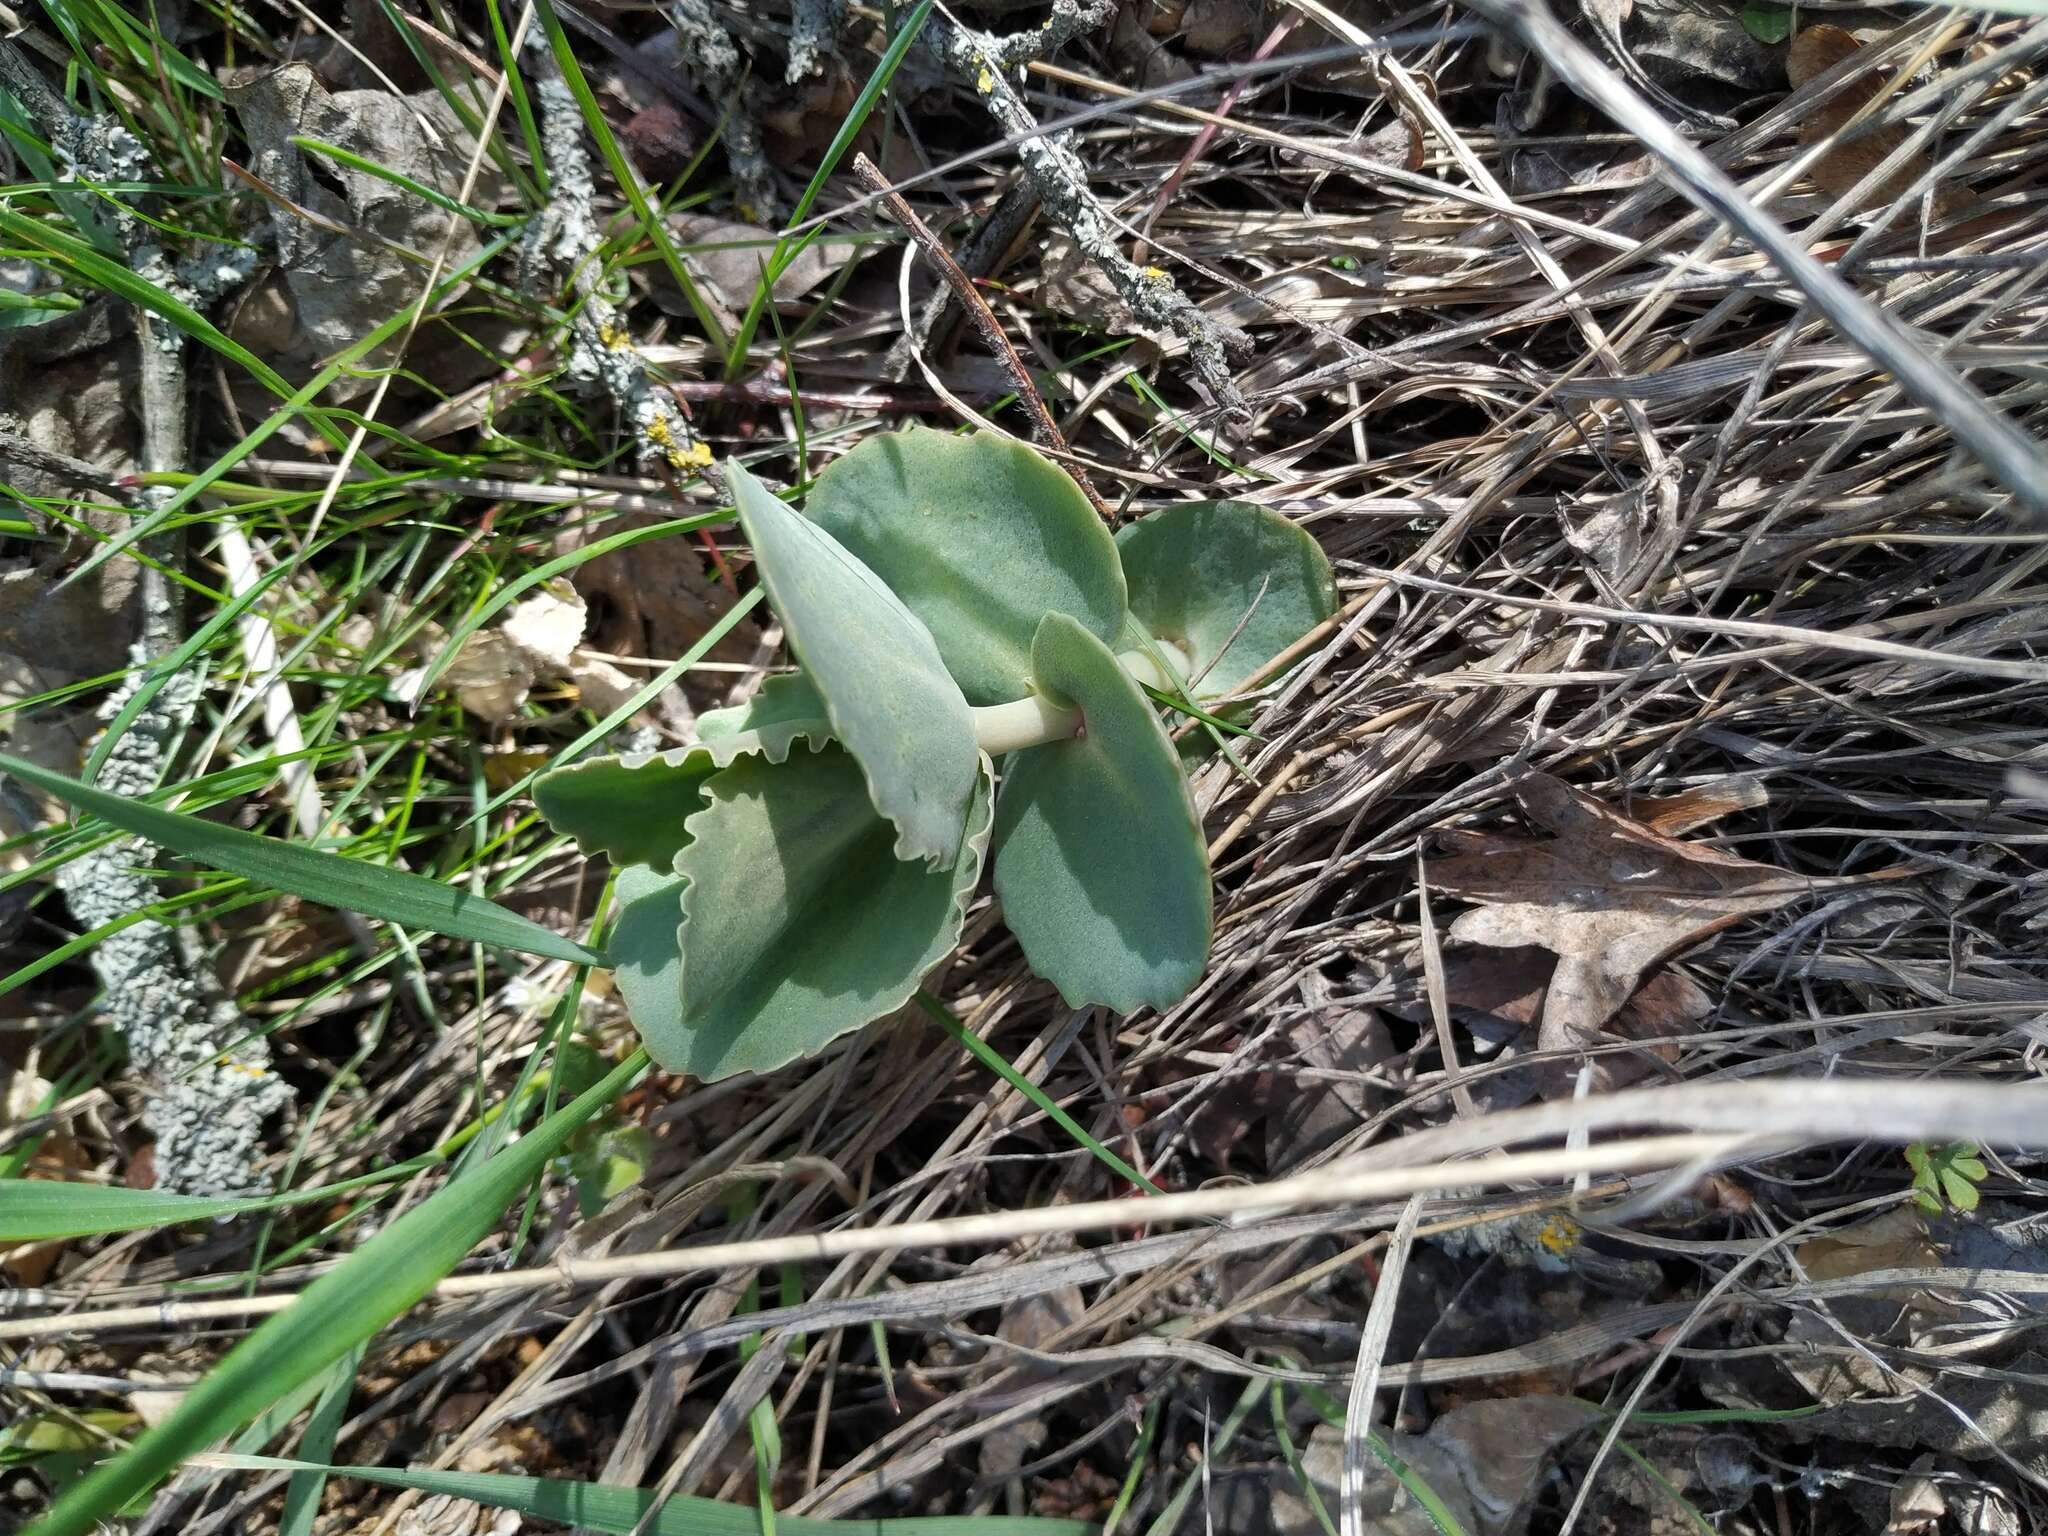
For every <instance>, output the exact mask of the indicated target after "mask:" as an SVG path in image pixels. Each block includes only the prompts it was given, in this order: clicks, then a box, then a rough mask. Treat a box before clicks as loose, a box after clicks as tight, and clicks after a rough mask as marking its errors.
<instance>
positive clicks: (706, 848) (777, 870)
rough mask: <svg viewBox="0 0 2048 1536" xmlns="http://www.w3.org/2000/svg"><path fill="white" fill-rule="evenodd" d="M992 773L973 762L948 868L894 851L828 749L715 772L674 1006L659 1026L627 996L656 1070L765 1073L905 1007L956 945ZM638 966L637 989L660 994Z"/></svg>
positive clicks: (687, 865) (984, 826)
mask: <svg viewBox="0 0 2048 1536" xmlns="http://www.w3.org/2000/svg"><path fill="white" fill-rule="evenodd" d="M991 774H992V769H991V767H990V765H989V762H988V759H987V758H985V757H982V756H980V755H979V754H977V756H976V772H975V792H974V795H973V798H972V800H971V802H970V805H969V813H968V816H967V817H966V818H965V819H964V820H963V822H962V826H961V828H960V830H959V832H958V834H957V836H956V840H957V841H958V842H959V844H960V847H961V855H960V860H959V863H958V864H957V865H956V866H955V867H954V868H953V869H951V870H950V871H947V870H938V871H934V870H930V869H927V868H925V867H924V866H923V865H920V864H916V863H908V862H905V861H904V860H902V859H899V858H897V857H896V856H895V854H894V851H893V849H892V846H891V845H892V843H893V841H894V832H893V830H892V829H891V827H890V825H889V824H888V823H887V822H886V821H884V820H883V819H882V818H881V817H880V816H879V815H877V814H876V813H875V811H874V808H873V806H872V805H871V804H870V803H869V800H868V793H867V788H866V784H865V782H864V780H863V776H862V774H861V772H860V768H859V765H858V764H856V763H855V762H854V761H853V760H852V759H851V757H849V756H848V755H847V753H846V752H845V751H843V750H842V749H841V748H840V747H839V746H837V745H836V744H834V745H827V746H825V747H824V748H822V749H821V750H819V751H816V752H810V751H798V752H795V753H793V754H791V756H790V757H789V759H788V760H787V761H786V762H782V763H769V762H767V761H766V760H764V759H762V758H759V757H749V758H744V759H742V760H741V761H739V762H737V763H735V764H733V766H732V767H730V768H727V769H725V770H724V771H722V772H720V773H718V774H715V775H713V777H712V778H711V779H709V780H708V781H707V782H706V784H705V786H704V790H705V796H706V801H707V803H706V805H705V807H704V809H703V810H701V811H699V812H698V813H697V814H696V815H695V816H693V817H692V818H691V820H690V831H691V832H692V834H693V839H692V841H691V843H690V845H689V846H688V847H687V848H685V849H684V850H683V852H682V853H681V854H680V855H679V856H678V857H677V859H676V872H677V874H678V875H681V876H683V877H684V879H685V880H686V881H687V884H686V885H685V886H684V888H683V890H682V892H681V907H682V921H681V924H680V932H679V933H678V932H677V931H676V929H674V928H672V929H671V934H670V937H671V941H672V945H673V944H674V943H675V942H678V941H679V942H680V946H681V950H682V957H683V958H682V965H681V983H680V992H679V1005H678V1008H677V1011H676V1012H675V1014H674V1016H673V1018H670V1017H668V1016H666V1015H665V1014H664V1015H663V1016H662V1017H661V1018H660V1019H659V1020H658V1021H657V1020H656V1018H655V1015H656V1013H657V1012H659V1011H660V1010H661V1009H663V1008H665V1007H666V1006H667V1005H666V1003H665V1001H664V1000H661V999H650V1000H649V1001H648V1002H647V1003H646V1004H645V1005H644V1006H645V1008H646V1010H647V1018H646V1019H644V1020H643V1018H642V1013H641V1006H640V1005H636V1004H635V1002H634V998H633V994H632V993H631V992H628V993H627V1006H628V1008H629V1009H631V1010H632V1011H633V1012H634V1021H635V1023H636V1024H638V1025H639V1027H640V1032H641V1036H642V1038H643V1039H644V1040H645V1041H646V1042H647V1049H648V1051H649V1052H650V1053H651V1054H652V1055H653V1056H654V1059H655V1060H656V1061H658V1062H660V1063H661V1064H662V1065H663V1066H664V1067H667V1068H669V1069H670V1070H671V1071H676V1072H687V1073H690V1074H691V1075H692V1076H695V1077H698V1078H702V1079H705V1080H707V1081H708V1080H712V1079H716V1078H721V1077H731V1076H732V1075H734V1074H735V1073H739V1072H767V1071H772V1070H773V1069H775V1068H776V1067H780V1066H783V1065H785V1064H786V1063H788V1062H791V1061H794V1060H795V1059H796V1058H798V1057H799V1056H808V1055H811V1054H813V1053H814V1052H816V1051H819V1050H821V1049H823V1048H824V1047H825V1046H826V1045H827V1044H829V1043H830V1042H831V1041H833V1040H835V1039H837V1038H838V1037H839V1036H840V1035H843V1034H845V1033H847V1032H848V1031H849V1030H854V1029H858V1028H859V1027H860V1026H861V1025H863V1024H865V1023H867V1022H869V1021H870V1020H872V1019H876V1018H880V1017H881V1016H882V1015H883V1014H886V1013H889V1012H891V1011H892V1010H894V1009H896V1008H898V1007H901V1006H902V1004H903V1003H904V1001H905V1000H906V999H908V998H909V996H910V994H911V993H912V992H913V991H915V990H916V988H917V985H918V983H919V982H920V981H921V980H923V978H924V976H925V973H926V972H927V971H929V970H930V969H931V968H932V967H933V966H934V965H936V964H938V963H939V961H940V960H942V959H944V958H945V957H946V955H947V954H949V953H950V952H951V951H952V949H953V946H954V945H955V944H957V943H958V942H959V938H960V925H961V922H962V920H963V918H964V917H965V915H966V909H967V903H968V901H969V900H970V899H971V898H972V896H973V894H974V888H975V886H976V884H977V883H978V882H979V880H980V878H981V868H982V863H983V859H984V857H985V855H986V853H987V849H988V838H989V831H990V826H991V823H992V821H993V814H992V810H991V805H990V801H991V798H992V789H991ZM638 910H639V909H638V907H637V905H636V907H635V908H633V909H631V911H629V914H628V916H629V917H630V916H631V915H632V914H633V913H634V912H637V911H638ZM650 921H651V919H650ZM626 926H627V922H626V920H625V919H622V920H621V923H620V929H621V934H620V938H619V939H618V940H617V941H615V947H619V948H623V947H624V943H625V934H624V930H625V928H626ZM653 948H654V946H653V944H652V941H650V942H649V946H648V953H649V955H650V957H651V955H652V952H653ZM635 950H636V953H639V946H638V945H637V944H636V946H635ZM641 963H642V969H643V972H644V976H645V982H646V987H647V989H648V990H649V991H652V990H653V989H654V988H655V987H656V986H657V985H664V984H665V981H663V979H662V978H661V977H659V976H658V975H657V974H656V973H655V971H654V969H653V965H652V961H651V958H650V959H647V960H643V961H642V962H641ZM621 990H622V991H625V990H626V983H625V978H624V976H623V974H622V976H621Z"/></svg>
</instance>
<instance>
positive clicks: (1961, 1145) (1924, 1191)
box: [1906, 1141, 1986, 1213]
mask: <svg viewBox="0 0 2048 1536" xmlns="http://www.w3.org/2000/svg"><path fill="white" fill-rule="evenodd" d="M1906 1166H1907V1167H1909V1168H1911V1169H1912V1170H1913V1199H1914V1201H1915V1202H1916V1203H1917V1204H1918V1205H1919V1206H1920V1208H1921V1209H1922V1210H1926V1211H1933V1212H1936V1213H1939V1212H1940V1210H1941V1208H1942V1205H1943V1202H1944V1201H1946V1203H1947V1204H1948V1205H1950V1206H1952V1207H1954V1208H1955V1209H1956V1210H1958V1211H1974V1210H1975V1209H1977V1201H1978V1200H1979V1199H1980V1198H1981V1197H1980V1195H1979V1193H1978V1190H1977V1186H1978V1185H1979V1184H1981V1183H1982V1182H1983V1181H1984V1176H1985V1172H1986V1169H1985V1167H1984V1159H1983V1158H1982V1157H1980V1156H1979V1155H1978V1153H1977V1149H1976V1147H1974V1146H1972V1145H1971V1144H1970V1143H1969V1142H1967V1141H1952V1142H1950V1143H1949V1144H1948V1145H1947V1146H1945V1147H1937V1146H1931V1145H1929V1144H1928V1143H1927V1142H1924V1141H1916V1142H1914V1143H1913V1144H1912V1145H1911V1146H1910V1147H1908V1148H1906Z"/></svg>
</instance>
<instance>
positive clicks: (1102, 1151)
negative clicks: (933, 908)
mask: <svg viewBox="0 0 2048 1536" xmlns="http://www.w3.org/2000/svg"><path fill="white" fill-rule="evenodd" d="M917 1006H918V1007H920V1008H922V1009H923V1010H924V1011H925V1015H926V1017H928V1018H929V1019H930V1020H931V1021H932V1022H933V1023H934V1024H936V1025H938V1026H939V1028H941V1029H943V1030H944V1031H945V1032H946V1033H947V1034H949V1035H951V1036H952V1037H953V1038H954V1039H955V1040H957V1041H958V1042H959V1043H960V1044H961V1045H962V1046H963V1047H964V1048H965V1049H966V1051H967V1054H968V1055H970V1056H972V1057H973V1058H974V1059H975V1060H976V1061H978V1062H980V1063H981V1064H982V1065H983V1066H985V1067H987V1068H988V1069H989V1071H991V1072H993V1073H995V1075H996V1076H997V1077H1000V1078H1001V1079H1002V1080H1003V1081H1004V1082H1006V1083H1008V1084H1009V1085H1010V1086H1011V1087H1012V1088H1014V1089H1016V1090H1017V1091H1018V1092H1019V1093H1021V1094H1023V1095H1024V1097H1025V1098H1027V1099H1029V1100H1030V1101H1031V1102H1032V1103H1033V1104H1035V1105H1037V1106H1038V1108H1039V1109H1040V1110H1042V1111H1043V1112H1044V1113H1045V1116H1046V1118H1047V1119H1049V1120H1051V1121H1052V1123H1053V1124H1054V1125H1056V1126H1058V1127H1059V1128H1060V1129H1061V1130H1063V1131H1065V1132H1066V1133H1067V1134H1068V1135H1069V1136H1071V1137H1073V1138H1074V1140H1075V1141H1077V1142H1079V1143H1080V1144H1081V1145H1082V1146H1083V1147H1086V1148H1087V1149H1088V1151H1089V1153H1090V1154H1092V1155H1093V1156H1094V1158H1095V1160H1096V1161H1097V1162H1099V1163H1101V1164H1102V1165H1103V1166H1104V1167H1105V1168H1108V1169H1109V1170H1110V1172H1112V1173H1114V1174H1116V1175H1117V1176H1118V1177H1119V1178H1123V1179H1128V1180H1130V1182H1131V1183H1133V1184H1135V1185H1137V1186H1138V1188H1140V1189H1142V1190H1144V1191H1145V1193H1146V1194H1148V1195H1163V1194H1165V1193H1166V1191H1165V1190H1163V1189H1161V1188H1160V1187H1159V1186H1158V1185H1157V1184H1154V1183H1153V1182H1152V1181H1151V1180H1150V1179H1148V1178H1146V1177H1145V1175H1143V1174H1142V1173H1140V1172H1138V1170H1137V1169H1135V1168H1133V1167H1132V1166H1131V1165H1130V1164H1129V1163H1127V1162H1125V1161H1124V1160H1123V1159H1122V1158H1120V1157H1118V1156H1117V1155H1116V1154H1115V1153H1114V1152H1112V1151H1110V1150H1109V1148H1107V1147H1105V1146H1104V1145H1103V1144H1102V1143H1101V1142H1099V1141H1097V1140H1096V1139H1095V1138H1094V1137H1093V1136H1091V1135H1089V1134H1088V1131H1087V1128H1086V1127H1085V1126H1083V1125H1082V1124H1081V1122H1080V1121H1078V1120H1076V1119H1075V1118H1074V1117H1073V1116H1072V1115H1070V1114H1068V1113H1067V1112H1066V1111H1065V1110H1064V1109H1061V1108H1060V1107H1059V1105H1057V1104H1055V1103H1054V1102H1053V1100H1052V1098H1051V1096H1050V1095H1049V1094H1047V1093H1046V1091H1045V1090H1044V1089H1043V1088H1041V1087H1039V1086H1038V1084H1036V1083H1034V1082H1032V1081H1031V1080H1030V1079H1029V1078H1027V1077H1026V1076H1024V1074H1023V1073H1021V1072H1019V1071H1018V1070H1017V1069H1016V1068H1015V1067H1013V1066H1011V1065H1010V1063H1009V1062H1007V1061H1005V1060H1004V1059H1003V1054H1002V1052H1000V1051H998V1050H997V1049H996V1048H995V1047H994V1046H992V1045H990V1044H989V1043H988V1042H987V1041H986V1040H984V1039H982V1038H981V1036H979V1035H977V1034H976V1033H975V1032H974V1031H973V1030H971V1029H969V1028H968V1027H967V1026H966V1025H965V1024H962V1023H961V1022H960V1021H959V1020H958V1019H956V1018H954V1017H953V1014H952V1010H950V1009H949V1008H947V1007H946V1005H945V1004H944V1003H942V1002H940V1001H939V1000H938V999H937V998H936V997H933V996H932V995H931V993H929V992H927V991H925V990H924V989H923V988H922V987H920V988H919V989H918V992H917Z"/></svg>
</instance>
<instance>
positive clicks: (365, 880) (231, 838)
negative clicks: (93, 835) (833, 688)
mask: <svg viewBox="0 0 2048 1536" xmlns="http://www.w3.org/2000/svg"><path fill="white" fill-rule="evenodd" d="M0 772H4V773H11V774H13V775H14V776H15V777H16V778H18V779H20V780H21V781H22V782H23V783H25V784H33V785H34V786H35V787H36V788H38V789H40V790H42V791H43V792H44V793H46V794H50V795H54V796H56V797H57V798H58V799H59V800H62V801H63V802H64V803H65V804H66V805H69V806H71V807H73V808H74V809H76V810H81V811H85V812H88V813H89V814H91V815H94V816H97V817H99V818H100V819H101V820H102V821H105V822H109V823H111V824H112V825H114V826H117V827H119V828H120V829H121V830H122V831H124V832H132V833H134V834H135V835H136V836H137V837H142V838H147V839H148V840H149V841H150V842H152V843H154V844H156V845H157V846H158V847H160V848H168V849H170V850H171V851H172V852H173V853H179V854H183V855H184V856H185V857H186V858H188V859H191V860H193V861H194V862H196V863H199V864H204V865H206V866H207V867H208V868H210V869H220V870H226V871H227V872H228V873H229V874H231V875H240V876H242V877H243V878H244V879H247V880H255V881H258V882H260V883H262V884H263V885H266V886H269V887H270V888H272V889H273V890H279V891H286V892H289V893H290V894H292V895H294V896H299V897H303V898H304V899H305V900H307V901H315V902H318V903H320V904H321V905H322V906H327V907H338V908H341V909H342V910H344V911H349V912H360V913H362V914H363V915H364V916H365V917H377V918H382V919H384V920H385V921H386V922H392V923H399V924H401V925H403V926H405V927H407V928H424V929H426V930H428V931H429V932H431V933H440V934H446V935H447V936H448V937H449V938H451V939H471V940H474V941H475V942H476V943H479V944H489V945H493V946H495V947H496V948H499V949H513V950H518V951H520V952H522V953H524V954H530V955H541V956H544V957H546V958H547V959H550V960H570V961H577V962H582V963H585V964H593V965H602V964H603V963H604V959H603V956H601V955H599V954H598V953H597V952H596V951H594V950H590V949H586V948H584V947H583V946H582V945H581V944H578V943H576V942H575V941H574V940H573V939H569V938H565V937H563V936H562V935H561V934H558V933H554V932H552V931H551V930H549V929H546V928H543V927H542V926H541V925H540V924H539V923H536V922H534V921H532V920H531V919H530V918H525V917H521V916H520V915H519V914H518V913H517V912H514V911H512V910H510V909H509V908H506V907H501V906H499V905H498V904H497V903H496V902H494V901H489V900H486V899H485V898H484V897H481V896H477V895H474V894H472V893H471V892H469V891H465V890H459V889H457V888H456V887H454V886H449V885H443V884H442V883H441V882H440V881H438V880H429V879H427V878H426V877H425V876H423V875H415V874H412V873H410V872H409V871H406V870H399V869H387V868H385V867H384V866H382V865H378V864H366V863H364V862H362V861H361V860H360V859H348V858H343V857H342V856H341V855H340V854H337V853H327V852H323V851H322V850H320V849H317V848H306V847H301V846H300V845H298V844H296V843H287V842H283V841H281V840H279V839H277V838H271V837H258V836H257V835H256V834H255V833H253V832H243V831H241V830H240V829H238V828H235V827H224V826H221V825H220V824H218V823H217V822H211V821H207V820H204V819H203V818H201V817H198V816H187V815H184V814H181V813H180V812H177V811H166V810H163V809H160V808H159V807H157V806H153V805H146V804H144V803H143V802H142V801H139V800H129V799H126V798H124V797H123V796H121V795H114V794H109V793H107V791H105V790H103V789H96V788H94V787H93V786H92V785H90V784H81V783H79V782H78V781H77V780H76V779H68V778H66V777H65V776H64V775H63V774H61V773H52V772H51V771H50V770H49V769H47V768H41V767H38V766H37V765H36V764H34V763H31V762H26V761H24V760H22V759H21V758H18V757H11V756H8V755H7V754H5V753H0Z"/></svg>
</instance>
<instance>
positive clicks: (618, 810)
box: [533, 695, 831, 874]
mask: <svg viewBox="0 0 2048 1536" xmlns="http://www.w3.org/2000/svg"><path fill="white" fill-rule="evenodd" d="M777 702H778V703H781V704H786V705H797V704H800V703H801V700H800V699H798V698H796V697H794V696H793V695H785V696H778V700H777ZM742 708H743V709H744V708H745V706H742ZM785 716H786V717H784V718H775V717H773V716H772V715H766V714H765V712H764V718H763V719H762V720H761V721H760V722H758V728H757V729H750V730H739V731H725V732H722V733H720V734H718V735H717V736H716V737H714V738H713V739H709V740H706V741H702V742H699V743H698V744H697V745H696V746H694V747H677V748H674V749H673V750H671V751H667V752H629V753H623V754H619V755H615V756H611V757H591V758H585V759H584V760H583V761H582V762H579V763H571V764H570V765H569V766H567V767H566V768H557V769H554V770H553V771H551V772H549V773H546V774H543V775H542V776H541V777H540V778H539V779H536V780H535V781H534V786H533V803H534V804H535V805H536V806H538V807H539V809H540V813H541V815H543V816H545V817H546V818H547V821H548V825H549V826H551V827H553V828H554V829H555V830H556V831H557V832H565V833H567V834H568V835H569V836H570V837H572V838H574V839H575V840H576V846H577V847H578V848H580V849H582V850H583V851H584V852H585V853H589V854H599V853H601V854H603V855H604V856H605V857H606V858H608V859H610V860H611V861H612V862H613V863H614V864H620V865H632V864H645V865H649V866H651V867H653V868H655V869H658V870H660V871H662V872H663V873H664V874H665V873H667V871H668V868H669V866H670V865H671V864H672V863H673V862H674V861H675V856H676V854H677V853H679V852H680V851H681V850H682V847H683V845H684V844H685V843H687V842H688V841H689V833H688V831H687V830H686V823H687V822H688V820H689V818H690V815H691V814H692V813H693V812H695V811H697V810H699V809H701V808H702V807H703V804H704V796H703V793H702V787H703V784H704V781H705V780H706V779H708V778H709V777H711V775H712V774H714V773H716V772H717V771H718V770H719V769H721V768H723V767H725V765H726V764H728V763H731V762H734V761H736V760H737V759H739V758H742V757H746V756H750V755H752V754H756V753H758V754H760V755H761V756H763V757H765V758H767V759H768V760H769V761H770V762H778V763H779V762H781V761H782V760H783V759H784V758H785V757H787V756H789V749H790V744H791V743H792V742H794V741H796V740H797V739H798V738H799V737H804V736H810V737H815V738H816V739H818V740H820V741H822V740H824V739H825V738H826V737H827V736H829V735H830V734H831V728H830V727H829V726H828V725H827V724H826V723H825V721H824V720H823V719H822V718H819V717H817V712H816V711H815V710H813V713H812V717H811V718H805V717H804V715H803V714H802V713H801V711H800V710H798V709H795V708H791V709H788V710H786V711H785Z"/></svg>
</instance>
